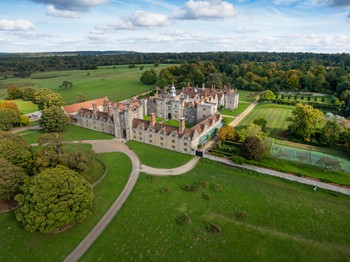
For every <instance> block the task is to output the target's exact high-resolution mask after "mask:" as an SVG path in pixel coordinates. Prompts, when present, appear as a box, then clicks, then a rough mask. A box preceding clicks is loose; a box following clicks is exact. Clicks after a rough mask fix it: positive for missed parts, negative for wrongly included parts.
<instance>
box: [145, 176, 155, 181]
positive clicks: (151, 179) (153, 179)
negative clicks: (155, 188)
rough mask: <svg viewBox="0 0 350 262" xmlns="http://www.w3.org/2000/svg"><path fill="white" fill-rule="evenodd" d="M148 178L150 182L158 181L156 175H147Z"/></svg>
mask: <svg viewBox="0 0 350 262" xmlns="http://www.w3.org/2000/svg"><path fill="white" fill-rule="evenodd" d="M146 179H147V180H148V181H149V182H150V183H153V182H154V181H156V177H155V176H151V175H147V177H146Z"/></svg>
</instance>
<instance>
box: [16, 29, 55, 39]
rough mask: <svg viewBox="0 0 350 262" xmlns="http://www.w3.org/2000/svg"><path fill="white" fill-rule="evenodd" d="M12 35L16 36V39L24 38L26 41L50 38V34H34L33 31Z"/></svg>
mask: <svg viewBox="0 0 350 262" xmlns="http://www.w3.org/2000/svg"><path fill="white" fill-rule="evenodd" d="M14 34H15V35H17V36H18V37H21V38H26V39H27V38H32V39H36V38H44V37H52V35H51V34H48V33H41V32H35V31H19V32H15V33H14Z"/></svg>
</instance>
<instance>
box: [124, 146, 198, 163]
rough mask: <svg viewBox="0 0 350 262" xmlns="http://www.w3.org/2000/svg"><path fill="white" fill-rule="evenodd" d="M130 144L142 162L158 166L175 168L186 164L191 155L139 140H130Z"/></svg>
mask: <svg viewBox="0 0 350 262" xmlns="http://www.w3.org/2000/svg"><path fill="white" fill-rule="evenodd" d="M128 146H129V147H130V148H131V149H132V150H133V151H134V152H135V153H136V155H137V156H138V157H139V159H140V161H141V163H142V164H145V165H147V166H151V167H158V168H175V167H178V166H182V165H184V164H186V163H187V162H188V161H190V160H191V159H192V156H191V155H186V154H182V153H178V152H175V151H171V150H167V149H163V148H159V147H155V146H152V145H147V144H144V143H140V142H137V141H129V142H128Z"/></svg>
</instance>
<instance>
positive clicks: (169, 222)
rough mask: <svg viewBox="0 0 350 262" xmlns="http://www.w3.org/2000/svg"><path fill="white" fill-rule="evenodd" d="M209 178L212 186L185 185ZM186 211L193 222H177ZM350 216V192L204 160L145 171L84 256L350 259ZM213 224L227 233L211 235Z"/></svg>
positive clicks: (94, 258) (98, 258) (89, 258)
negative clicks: (176, 171)
mask: <svg viewBox="0 0 350 262" xmlns="http://www.w3.org/2000/svg"><path fill="white" fill-rule="evenodd" d="M203 180H204V181H206V182H208V184H209V186H208V187H206V188H200V189H199V190H198V191H196V192H186V191H184V190H181V186H182V185H184V184H192V183H194V182H199V181H203ZM214 183H216V184H218V185H220V186H221V188H222V191H221V192H216V191H214V190H212V189H211V185H213V184H214ZM162 189H163V191H162V192H161V190H162ZM164 189H167V191H166V192H165V193H164ZM203 194H207V195H209V196H210V197H211V198H210V200H206V199H204V198H203ZM242 211H243V212H244V214H245V217H241V218H240V217H237V213H239V212H242ZM180 213H186V214H188V216H189V217H190V218H191V223H190V224H187V225H178V224H177V223H176V222H175V218H176V216H177V215H178V214H180ZM349 216H350V197H349V196H344V195H338V194H335V195H333V194H329V193H327V192H325V191H322V190H317V191H316V192H314V191H313V188H312V187H310V186H305V185H301V184H297V183H291V182H286V181H283V180H280V179H278V178H274V177H268V176H264V175H259V174H257V173H255V172H251V171H245V170H241V169H236V168H231V167H227V166H225V165H222V164H219V163H216V162H209V161H206V160H201V161H200V163H199V164H198V165H197V167H196V168H195V169H194V170H192V171H191V172H189V173H187V174H185V175H181V176H170V177H155V179H154V180H149V179H148V176H147V175H141V176H140V178H139V179H138V182H137V184H136V186H135V188H134V190H133V192H132V193H131V195H130V197H129V198H128V200H127V201H126V203H125V205H124V206H123V207H122V209H121V210H120V212H119V213H118V215H117V216H116V217H115V218H114V219H113V220H112V222H111V223H110V224H109V225H108V227H107V228H106V230H104V232H103V233H102V234H101V236H100V237H99V238H98V239H97V240H96V242H95V243H94V244H93V245H92V246H91V247H90V249H89V250H88V251H87V253H86V254H85V255H84V256H83V257H82V259H81V261H123V260H128V261H269V262H270V261H333V260H337V261H348V260H349V257H350V249H349V247H350V220H349V219H348V218H349ZM207 222H211V223H214V224H216V225H218V226H219V227H220V228H221V230H222V231H221V232H220V233H219V234H213V233H209V232H207V231H206V229H205V226H206V223H207ZM126 258H127V259H126Z"/></svg>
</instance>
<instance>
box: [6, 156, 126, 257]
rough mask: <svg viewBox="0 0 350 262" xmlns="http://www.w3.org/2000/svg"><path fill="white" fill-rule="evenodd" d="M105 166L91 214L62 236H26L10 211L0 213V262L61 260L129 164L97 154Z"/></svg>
mask: <svg viewBox="0 0 350 262" xmlns="http://www.w3.org/2000/svg"><path fill="white" fill-rule="evenodd" d="M101 159H102V160H103V161H104V162H105V163H106V165H107V167H108V173H107V175H106V177H105V178H104V179H103V180H102V181H101V183H100V184H98V185H97V186H96V188H95V200H94V207H93V212H92V215H91V216H90V217H88V218H87V219H86V220H85V221H84V222H82V223H79V224H76V225H74V226H73V227H72V228H70V229H68V230H67V231H65V232H63V233H58V234H41V233H29V232H27V231H24V229H23V227H22V226H21V225H20V224H19V223H18V222H17V221H16V219H15V216H14V212H13V211H12V212H9V213H4V214H0V243H1V244H0V257H1V261H3V262H5V261H63V260H64V259H65V258H66V257H67V255H68V254H69V253H70V252H71V251H72V250H73V249H74V248H75V247H76V246H77V245H78V244H79V242H80V241H81V240H82V239H83V238H84V237H85V236H86V235H87V234H88V233H89V231H90V230H91V229H92V228H93V227H94V226H95V225H96V223H97V222H98V221H99V220H100V218H101V217H102V216H103V214H104V213H105V212H106V211H107V210H108V209H109V208H110V207H111V205H112V203H113V202H114V201H115V199H116V198H117V197H118V195H119V194H120V193H121V191H122V189H123V188H124V186H125V184H126V182H127V180H128V178H129V175H130V172H131V162H130V160H129V158H128V157H127V156H125V155H124V154H121V153H105V154H101Z"/></svg>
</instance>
